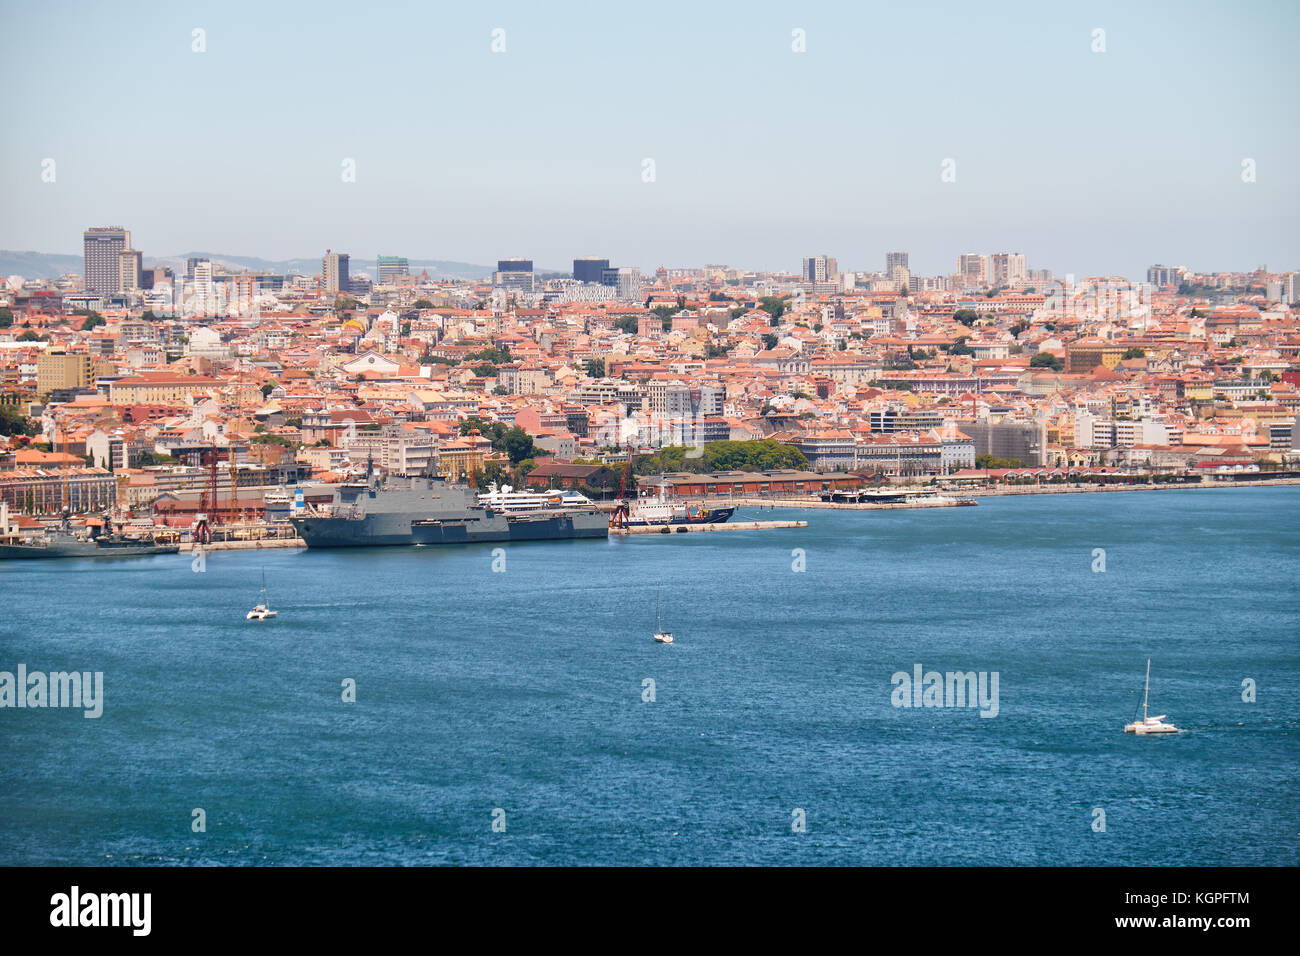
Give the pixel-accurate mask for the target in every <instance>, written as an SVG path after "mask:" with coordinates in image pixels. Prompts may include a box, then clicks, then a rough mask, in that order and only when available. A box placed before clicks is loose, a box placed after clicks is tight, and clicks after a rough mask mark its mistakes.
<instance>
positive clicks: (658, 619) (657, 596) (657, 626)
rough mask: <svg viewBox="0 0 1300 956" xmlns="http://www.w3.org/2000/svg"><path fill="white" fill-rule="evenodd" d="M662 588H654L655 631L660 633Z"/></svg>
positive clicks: (661, 628)
mask: <svg viewBox="0 0 1300 956" xmlns="http://www.w3.org/2000/svg"><path fill="white" fill-rule="evenodd" d="M663 596H664V595H663V587H662V586H661V587H657V588H655V630H656V631H662V630H663V629H664V626H663Z"/></svg>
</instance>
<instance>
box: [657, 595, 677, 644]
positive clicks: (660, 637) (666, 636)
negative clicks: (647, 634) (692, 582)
mask: <svg viewBox="0 0 1300 956" xmlns="http://www.w3.org/2000/svg"><path fill="white" fill-rule="evenodd" d="M662 592H663V588H662V587H660V588H656V589H655V640H656V641H658V642H659V643H660V644H671V643H672V642H673V635H672V632H671V631H665V630H664V618H663V593H662Z"/></svg>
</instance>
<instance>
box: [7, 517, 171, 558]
mask: <svg viewBox="0 0 1300 956" xmlns="http://www.w3.org/2000/svg"><path fill="white" fill-rule="evenodd" d="M180 549H181V548H180V545H179V544H163V543H159V542H158V541H157V540H155V539H154V537H153V535H152V534H143V535H140V536H139V537H136V536H132V535H127V534H121V533H115V532H111V531H110V532H105V533H97V529H94V528H88V529H86V530H85V531H74V530H73V529H72V527H71V523H70V520H69V517H68V515H67V514H66V513H65V514H64V516H63V520H62V522H61V523H60V524H59V525H58V526H57V527H54V528H45V529H43V530H41V531H33V532H23V531H21V530H20V529H19V528H18V527H17V525H16V524H15V523H13V522H12V521H11V520H10V517H9V506H8V505H7V504H4V503H0V560H5V559H8V558H135V557H141V556H143V555H150V554H176V553H177V552H179V551H180Z"/></svg>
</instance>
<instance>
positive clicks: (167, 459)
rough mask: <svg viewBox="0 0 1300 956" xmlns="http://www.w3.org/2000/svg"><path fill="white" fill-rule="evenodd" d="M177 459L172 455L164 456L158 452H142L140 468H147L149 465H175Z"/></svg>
mask: <svg viewBox="0 0 1300 956" xmlns="http://www.w3.org/2000/svg"><path fill="white" fill-rule="evenodd" d="M175 463H176V459H175V458H173V457H172V456H171V455H164V454H161V453H160V452H156V451H142V452H140V467H141V468H145V467H147V466H149V465H174V464H175Z"/></svg>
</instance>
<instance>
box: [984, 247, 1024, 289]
mask: <svg viewBox="0 0 1300 956" xmlns="http://www.w3.org/2000/svg"><path fill="white" fill-rule="evenodd" d="M990 268H991V270H992V274H991V276H990V281H991V283H992V284H993V285H1011V284H1012V283H1015V282H1024V281H1025V280H1026V279H1028V278H1029V270H1028V269H1027V268H1025V257H1024V254H1023V253H1019V252H995V253H993V255H992V257H991V259H990Z"/></svg>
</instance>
